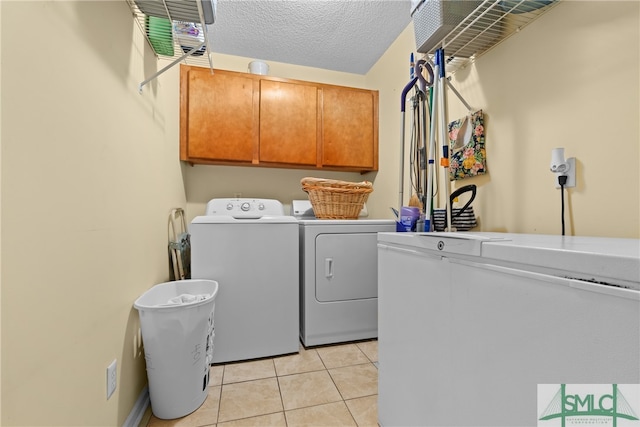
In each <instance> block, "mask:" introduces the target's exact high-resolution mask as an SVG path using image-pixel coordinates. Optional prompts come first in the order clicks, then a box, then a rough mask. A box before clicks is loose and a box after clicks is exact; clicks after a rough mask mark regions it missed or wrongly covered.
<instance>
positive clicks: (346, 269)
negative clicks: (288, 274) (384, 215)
mask: <svg viewBox="0 0 640 427" xmlns="http://www.w3.org/2000/svg"><path fill="white" fill-rule="evenodd" d="M292 214H293V215H294V216H295V217H296V218H297V219H298V222H299V228H300V230H299V232H300V339H301V340H302V343H303V344H304V345H305V346H307V347H308V346H317V345H324V344H332V343H339V342H345V341H355V340H363V339H371V338H377V336H378V253H377V236H378V232H392V231H395V227H396V225H395V224H396V223H395V221H394V220H384V219H381V220H376V219H357V220H333V219H315V217H314V216H313V209H312V208H311V203H310V202H309V201H308V200H294V201H293V203H292Z"/></svg>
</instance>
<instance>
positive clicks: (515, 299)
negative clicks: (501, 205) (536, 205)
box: [378, 233, 640, 426]
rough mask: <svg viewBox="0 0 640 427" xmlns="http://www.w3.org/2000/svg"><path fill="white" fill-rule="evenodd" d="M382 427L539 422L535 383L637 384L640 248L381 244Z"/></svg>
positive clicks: (552, 239)
mask: <svg viewBox="0 0 640 427" xmlns="http://www.w3.org/2000/svg"><path fill="white" fill-rule="evenodd" d="M378 272H379V277H378V286H379V293H378V306H379V323H378V334H379V338H378V358H379V380H378V381H379V383H378V388H379V392H378V393H379V394H378V396H379V397H378V398H379V401H378V414H379V423H380V425H382V426H395V425H403V426H411V425H416V426H417V425H419V426H516V425H518V426H520V425H536V424H537V421H538V418H539V417H538V415H539V414H537V413H536V408H537V407H536V402H537V385H538V384H607V383H610V384H616V383H617V384H637V383H640V240H636V239H609V238H589V237H566V236H564V237H563V236H542V235H518V234H502V233H423V234H419V233H381V234H379V236H378Z"/></svg>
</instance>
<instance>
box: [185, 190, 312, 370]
mask: <svg viewBox="0 0 640 427" xmlns="http://www.w3.org/2000/svg"><path fill="white" fill-rule="evenodd" d="M189 233H190V234H191V277H192V278H194V279H210V280H216V281H217V282H218V286H219V290H218V296H217V297H216V309H215V313H214V324H215V331H214V333H215V337H214V340H213V344H214V349H213V363H224V362H232V361H239V360H248V359H255V358H261V357H269V356H276V355H280V354H288V353H297V352H298V350H299V344H300V341H299V326H298V320H299V295H298V294H299V251H298V239H299V231H298V221H297V220H296V219H295V218H294V217H292V216H290V215H285V214H284V206H283V205H282V203H280V202H279V201H277V200H273V199H245V198H238V199H213V200H211V201H210V202H209V203H208V204H207V207H206V211H205V215H202V216H197V217H196V218H194V219H193V221H192V222H191V224H190V228H189Z"/></svg>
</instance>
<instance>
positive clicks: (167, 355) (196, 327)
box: [133, 279, 218, 419]
mask: <svg viewBox="0 0 640 427" xmlns="http://www.w3.org/2000/svg"><path fill="white" fill-rule="evenodd" d="M217 293H218V282H216V281H214V280H195V279H191V280H177V281H174V282H166V283H161V284H159V285H155V286H154V287H152V288H151V289H149V290H148V291H147V292H145V293H144V294H143V295H141V296H140V298H138V299H137V300H136V301H135V303H134V304H133V306H134V307H135V308H136V309H137V310H138V312H139V314H140V327H141V330H142V342H143V344H144V357H145V360H146V362H147V377H148V379H149V397H150V399H151V410H152V412H153V414H154V415H155V416H156V417H158V418H161V419H174V418H180V417H184V416H185V415H188V414H190V413H192V412H193V411H195V410H196V409H198V408H199V407H200V405H202V403H204V401H205V399H206V398H207V391H208V390H207V389H208V385H209V366H210V364H211V361H212V359H213V337H214V326H213V314H214V309H215V298H216V294H217Z"/></svg>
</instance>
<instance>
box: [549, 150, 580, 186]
mask: <svg viewBox="0 0 640 427" xmlns="http://www.w3.org/2000/svg"><path fill="white" fill-rule="evenodd" d="M567 164H568V165H569V170H568V171H567V172H566V174H565V175H567V183H566V184H565V185H564V188H572V187H575V186H576V158H575V157H569V158H568V159H567ZM554 175H555V176H556V178H555V180H556V188H560V184H558V176H560V175H561V174H559V173H555V174H554Z"/></svg>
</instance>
